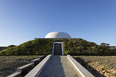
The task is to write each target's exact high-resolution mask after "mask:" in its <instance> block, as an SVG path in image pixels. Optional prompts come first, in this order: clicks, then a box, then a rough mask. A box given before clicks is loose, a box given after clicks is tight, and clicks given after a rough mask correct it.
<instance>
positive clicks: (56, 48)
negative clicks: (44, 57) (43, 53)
mask: <svg viewBox="0 0 116 77" xmlns="http://www.w3.org/2000/svg"><path fill="white" fill-rule="evenodd" d="M52 55H64V53H63V43H62V42H53V48H52Z"/></svg>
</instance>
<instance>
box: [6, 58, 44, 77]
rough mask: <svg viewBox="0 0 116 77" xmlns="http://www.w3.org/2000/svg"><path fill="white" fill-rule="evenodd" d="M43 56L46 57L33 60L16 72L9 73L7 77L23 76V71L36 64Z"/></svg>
mask: <svg viewBox="0 0 116 77" xmlns="http://www.w3.org/2000/svg"><path fill="white" fill-rule="evenodd" d="M43 58H45V56H40V57H38V58H37V59H34V60H31V63H29V64H26V65H23V66H21V67H18V68H17V71H16V72H15V73H13V74H11V75H8V76H7V77H23V76H22V73H23V72H25V70H27V69H28V68H30V67H34V66H36V65H37V64H38V63H39V62H40V61H41V60H42V59H43Z"/></svg>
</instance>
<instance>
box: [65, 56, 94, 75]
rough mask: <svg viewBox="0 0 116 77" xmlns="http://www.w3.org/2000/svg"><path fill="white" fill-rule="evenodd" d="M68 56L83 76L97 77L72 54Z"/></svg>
mask: <svg viewBox="0 0 116 77" xmlns="http://www.w3.org/2000/svg"><path fill="white" fill-rule="evenodd" d="M67 58H68V59H69V60H70V61H71V63H72V64H73V65H74V67H75V68H76V69H77V70H78V72H79V73H80V74H81V75H82V77H95V76H93V75H92V74H91V73H90V72H89V71H88V70H86V69H85V68H84V67H83V66H82V65H81V64H80V63H78V62H77V61H76V60H75V59H74V58H72V57H71V56H70V55H67Z"/></svg>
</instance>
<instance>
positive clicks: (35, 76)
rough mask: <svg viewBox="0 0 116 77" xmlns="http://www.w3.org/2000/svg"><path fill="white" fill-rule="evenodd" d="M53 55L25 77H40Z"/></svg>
mask: <svg viewBox="0 0 116 77" xmlns="http://www.w3.org/2000/svg"><path fill="white" fill-rule="evenodd" d="M50 57H51V55H48V56H47V57H46V58H44V59H43V60H42V61H41V62H40V63H39V64H38V65H37V66H36V67H34V68H33V69H32V70H31V71H30V72H29V73H28V74H27V75H26V76H25V77H38V76H39V74H40V73H41V71H42V70H43V68H44V67H45V65H46V64H47V62H48V61H49V59H50Z"/></svg>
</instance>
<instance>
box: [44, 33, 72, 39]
mask: <svg viewBox="0 0 116 77" xmlns="http://www.w3.org/2000/svg"><path fill="white" fill-rule="evenodd" d="M45 38H71V36H70V35H69V34H67V33H65V32H50V33H48V34H47V35H46V36H45Z"/></svg>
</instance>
